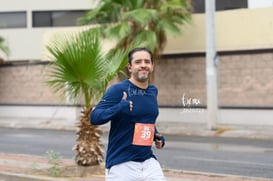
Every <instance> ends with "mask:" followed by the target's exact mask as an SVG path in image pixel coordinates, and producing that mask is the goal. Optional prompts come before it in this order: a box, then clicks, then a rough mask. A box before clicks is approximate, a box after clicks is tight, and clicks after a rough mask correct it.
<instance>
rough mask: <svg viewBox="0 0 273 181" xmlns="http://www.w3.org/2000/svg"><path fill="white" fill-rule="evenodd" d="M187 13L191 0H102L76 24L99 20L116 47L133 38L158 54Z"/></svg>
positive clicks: (184, 21)
mask: <svg viewBox="0 0 273 181" xmlns="http://www.w3.org/2000/svg"><path fill="white" fill-rule="evenodd" d="M190 17H191V3H190V0H137V1H127V0H101V1H100V3H99V5H98V6H97V7H96V8H95V9H91V10H90V11H88V12H87V13H86V14H85V15H84V16H83V17H81V18H80V19H79V24H90V23H100V24H102V25H103V26H105V28H103V30H104V34H105V35H106V36H107V37H111V38H115V40H116V41H117V46H116V47H120V48H127V47H128V46H129V45H130V44H131V43H132V42H134V41H137V42H141V41H146V42H147V43H148V45H149V48H150V49H151V50H152V51H153V52H154V55H155V56H156V57H157V58H159V55H160V54H161V53H162V51H163V50H164V48H165V45H166V42H167V34H168V33H171V34H173V35H175V34H180V33H181V25H183V24H185V23H187V22H189V21H190Z"/></svg>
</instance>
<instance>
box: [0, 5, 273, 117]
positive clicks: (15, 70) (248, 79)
mask: <svg viewBox="0 0 273 181" xmlns="http://www.w3.org/2000/svg"><path fill="white" fill-rule="evenodd" d="M195 2H196V4H198V1H195ZM217 2H219V1H218V0H217ZM222 2H223V3H226V6H224V4H222V5H221V6H220V5H218V7H219V8H220V7H221V8H222V9H225V11H220V10H221V8H220V9H219V11H217V13H216V23H215V24H216V44H217V51H218V58H219V65H218V97H219V107H222V108H263V109H272V108H273V106H272V105H273V79H272V77H273V69H272V67H273V53H272V52H273V51H272V50H273V31H272V30H273V20H272V18H271V17H273V7H272V6H270V3H265V2H269V0H268V1H260V3H263V4H257V3H256V4H255V3H254V1H251V0H249V1H247V2H246V1H240V2H241V4H240V6H239V5H238V4H236V5H238V6H239V7H238V8H240V9H237V8H235V9H234V8H231V5H230V4H228V1H222ZM229 2H230V1H229ZM236 2H239V1H236ZM2 4H3V6H2ZM96 4H97V1H94V0H93V1H92V0H82V1H80V2H78V1H76V0H69V1H68V0H59V1H57V2H55V1H53V0H49V1H42V0H39V1H38V0H25V1H20V2H19V3H18V1H16V0H9V1H6V2H5V3H1V7H0V27H1V28H0V36H2V37H4V38H5V39H6V40H7V45H8V46H9V47H10V49H11V55H10V57H5V60H6V61H5V63H4V64H2V65H0V106H1V109H0V116H4V117H5V116H7V117H9V116H10V113H11V112H12V116H22V115H23V116H33V117H35V116H36V117H41V116H42V117H43V116H44V117H48V115H50V116H55V117H56V116H57V115H60V116H59V117H60V118H61V117H62V118H63V116H64V115H65V116H66V117H65V118H68V117H70V118H76V117H77V115H76V112H77V109H78V107H77V106H73V105H72V104H71V103H70V102H69V101H68V100H66V99H62V98H60V96H59V95H56V94H54V93H53V92H52V91H51V90H50V89H49V88H48V87H47V86H46V85H45V83H44V82H45V81H46V78H47V77H46V71H45V70H46V68H47V63H48V62H47V60H46V56H45V49H44V47H45V44H46V43H47V41H48V39H49V38H50V36H51V35H52V34H53V33H54V32H62V31H68V30H70V29H75V28H77V27H75V24H76V19H77V17H79V16H81V15H82V14H83V13H84V12H85V11H86V10H88V9H90V8H92V7H95V6H96ZM199 5H200V6H201V8H199V9H200V11H201V9H202V6H203V5H202V3H201V4H199ZM246 5H247V7H249V8H245V6H246ZM250 5H251V7H250ZM255 6H257V7H258V6H267V7H259V8H255ZM225 7H226V8H225ZM3 17H4V18H3ZM1 18H2V19H1ZM6 19H9V21H6ZM4 20H5V21H4ZM3 22H7V23H6V24H5V23H3ZM182 30H183V34H182V35H181V36H176V37H172V36H168V43H167V46H166V48H165V51H164V56H163V61H161V62H160V64H157V65H156V69H155V70H156V73H155V82H154V83H155V84H156V85H157V86H158V88H159V100H158V101H159V105H160V106H161V107H175V108H181V107H182V108H183V107H196V108H200V107H201V108H203V107H205V106H206V59H205V52H206V47H205V44H206V43H205V41H206V37H205V14H204V13H202V12H200V13H195V14H193V16H192V22H191V23H190V24H188V25H185V26H183V27H182ZM2 56H4V55H2ZM52 107H54V108H53V109H52ZM56 107H57V108H56ZM75 107H76V108H75ZM34 108H35V109H36V111H30V112H31V114H32V115H30V114H28V115H25V114H24V113H25V112H26V111H27V110H33V109H34ZM37 108H38V109H37ZM67 109H72V110H73V111H68V112H67ZM62 111H64V112H65V114H63V112H62ZM57 117H58V116H57Z"/></svg>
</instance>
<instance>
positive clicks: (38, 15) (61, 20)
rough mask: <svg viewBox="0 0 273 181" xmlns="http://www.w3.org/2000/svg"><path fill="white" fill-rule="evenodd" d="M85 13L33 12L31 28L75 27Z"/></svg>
mask: <svg viewBox="0 0 273 181" xmlns="http://www.w3.org/2000/svg"><path fill="white" fill-rule="evenodd" d="M84 13H85V11H34V12H32V19H33V22H32V23H33V24H32V25H33V27H54V26H77V20H78V18H79V17H81V16H83V15H84Z"/></svg>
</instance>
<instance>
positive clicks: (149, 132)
mask: <svg viewBox="0 0 273 181" xmlns="http://www.w3.org/2000/svg"><path fill="white" fill-rule="evenodd" d="M154 132H155V125H154V124H142V123H136V124H135V130H134V138H133V144H134V145H139V146H151V145H152V144H153V140H154Z"/></svg>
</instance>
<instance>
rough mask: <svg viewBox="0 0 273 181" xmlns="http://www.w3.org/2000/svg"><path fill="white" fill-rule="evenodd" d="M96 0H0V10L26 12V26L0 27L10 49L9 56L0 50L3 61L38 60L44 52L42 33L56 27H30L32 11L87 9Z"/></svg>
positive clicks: (96, 0) (95, 3) (0, 33)
mask: <svg viewBox="0 0 273 181" xmlns="http://www.w3.org/2000/svg"><path fill="white" fill-rule="evenodd" d="M97 3H98V0H46V1H45V0H0V4H1V6H0V12H14V11H26V12H27V27H26V28H6V29H0V36H2V37H4V38H5V40H6V44H7V46H8V47H9V49H10V51H11V52H10V53H11V54H10V56H9V57H6V56H5V55H3V53H2V52H0V56H1V57H4V59H5V61H16V60H40V59H42V58H43V54H44V51H43V50H44V35H45V33H46V32H47V31H49V30H54V29H58V28H52V27H51V28H32V27H31V26H32V22H31V21H32V13H31V11H37V10H88V9H91V8H93V7H95V6H96V5H97Z"/></svg>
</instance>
